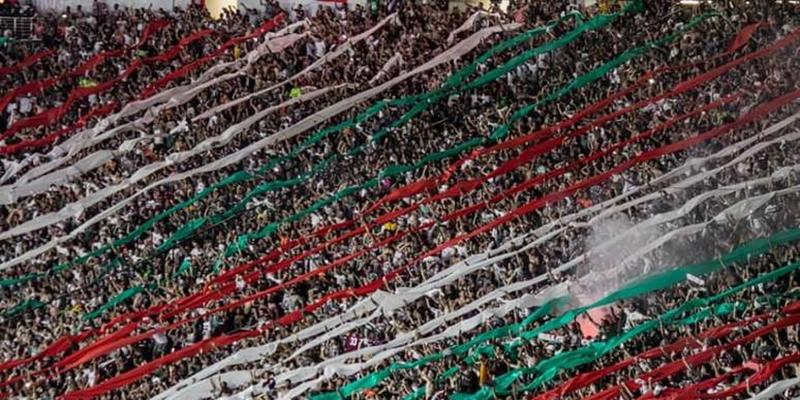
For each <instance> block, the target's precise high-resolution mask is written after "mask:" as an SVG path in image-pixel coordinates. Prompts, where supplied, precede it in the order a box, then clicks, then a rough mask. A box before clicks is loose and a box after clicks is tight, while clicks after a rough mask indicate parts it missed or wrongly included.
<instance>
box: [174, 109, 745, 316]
mask: <svg viewBox="0 0 800 400" xmlns="http://www.w3.org/2000/svg"><path fill="white" fill-rule="evenodd" d="M728 101H730V99H723V100H722V101H720V102H717V103H712V104H711V105H709V106H705V107H701V108H699V109H697V110H694V111H693V112H692V113H690V114H687V115H686V116H681V117H678V118H675V119H674V120H680V119H683V118H689V117H691V116H694V115H699V114H700V113H702V112H705V111H708V110H710V109H713V108H715V107H718V106H720V105H722V104H725V103H726V102H728ZM674 120H673V121H674ZM673 121H670V122H669V123H665V124H662V125H660V126H659V127H658V128H654V129H652V130H649V131H648V132H645V133H642V134H640V135H637V136H635V137H633V138H631V139H629V140H627V141H623V142H620V143H616V144H614V145H613V146H610V147H608V148H606V149H603V150H602V151H599V152H597V153H594V154H592V156H590V157H586V158H585V160H587V162H588V161H593V160H595V159H597V158H600V157H602V156H604V155H607V154H610V153H611V152H613V151H615V150H618V149H620V148H623V147H625V146H627V145H628V144H630V143H632V142H634V141H639V140H644V139H646V138H648V137H650V136H652V135H653V134H655V133H657V132H658V131H660V130H662V129H663V128H665V127H667V126H669V125H670V124H671V123H674V122H673ZM512 161H513V160H512ZM583 163H584V161H581V162H575V163H572V164H570V165H568V166H566V167H564V168H561V169H559V170H556V171H553V172H554V173H553V174H546V175H541V176H540V177H542V179H539V177H537V178H534V179H533V180H532V181H526V182H525V183H523V184H521V185H518V186H517V187H531V186H532V185H531V184H529V182H536V183H539V182H543V181H545V180H546V179H551V178H554V177H557V176H560V175H563V174H564V173H565V172H566V171H570V170H574V169H577V168H578V167H579V166H580V165H581V164H583ZM500 168H502V166H501V167H499V168H498V169H500ZM491 175H492V174H489V176H491ZM517 187H515V188H513V189H510V190H508V191H507V192H514V191H516V190H517ZM505 197H507V195H506V194H505V193H503V194H499V195H496V196H494V197H493V198H492V199H490V200H488V201H487V202H485V203H481V204H478V205H477V206H480V207H477V206H467V207H464V208H462V209H459V210H456V211H453V212H451V213H450V214H448V215H447V216H443V217H441V218H440V220H443V221H450V220H452V219H456V218H459V219H461V218H465V217H467V216H468V215H470V214H472V213H474V212H477V211H479V210H482V209H484V208H486V207H487V206H488V205H489V204H491V203H494V202H497V201H499V200H501V199H503V198H505ZM413 207H414V206H410V207H407V208H404V209H403V211H405V210H407V209H409V208H413ZM396 214H397V213H396V212H393V213H389V215H390V216H391V218H386V217H384V218H379V219H378V220H377V224H382V223H384V222H385V221H388V220H393V219H395V218H396ZM432 225H433V223H428V224H424V225H422V226H420V227H417V228H415V229H413V230H411V231H406V232H398V233H397V234H395V235H394V236H392V237H390V238H388V239H385V240H384V241H382V242H380V243H376V244H374V245H372V246H370V248H368V249H365V250H362V251H359V252H357V253H354V254H351V255H349V256H347V257H342V258H340V259H338V260H336V261H334V262H332V263H330V264H329V265H327V266H325V267H322V268H317V269H315V270H312V271H309V272H308V273H306V274H303V275H300V276H298V277H295V278H294V279H292V280H290V281H287V282H285V283H283V284H281V285H277V286H274V287H272V288H270V289H267V290H265V291H262V292H259V293H257V294H254V295H252V296H248V297H246V298H244V299H242V300H240V301H239V302H238V303H241V302H248V301H253V300H256V299H259V298H261V297H263V296H267V295H269V294H271V293H273V292H274V291H276V290H279V289H281V288H283V287H289V286H290V285H293V284H295V283H299V282H302V281H305V280H307V279H309V278H312V277H315V276H317V275H319V274H321V273H322V272H325V271H327V270H328V269H330V268H333V267H335V266H337V265H341V264H344V263H346V262H349V261H350V260H353V259H355V258H356V257H360V256H361V255H362V254H365V253H366V251H368V250H371V249H372V248H379V247H383V246H386V245H388V244H389V243H391V242H394V241H396V240H398V239H400V238H402V237H404V236H406V235H408V234H411V233H414V232H420V231H422V230H424V229H427V228H429V227H430V226H432ZM366 229H368V227H363V226H362V227H359V228H356V229H355V230H354V231H351V232H348V233H346V234H344V235H342V236H340V237H338V238H335V239H332V240H331V241H329V242H328V243H325V244H322V245H320V246H317V247H316V248H315V249H313V250H311V251H308V252H304V253H301V254H299V255H297V256H295V257H293V258H291V259H288V260H284V261H282V262H280V263H278V264H273V265H270V266H268V267H266V268H263V269H262V270H261V271H257V272H255V273H251V274H248V275H246V276H245V277H244V280H245V282H248V283H249V282H252V281H255V280H256V279H258V278H259V276H261V275H262V274H265V273H273V272H276V271H278V270H280V269H283V268H285V267H288V266H290V265H292V264H293V263H295V262H297V261H299V260H302V259H304V258H306V257H307V256H309V255H310V254H312V253H316V252H317V251H319V250H321V249H323V248H326V247H328V246H329V244H330V243H331V242H332V243H336V242H338V241H340V240H341V238H348V237H352V236H355V235H357V234H361V233H363V232H364V231H365V230H366ZM234 290H235V284H234V283H233V282H229V283H227V284H225V285H223V286H222V287H219V288H216V289H215V290H213V291H211V292H210V293H207V294H205V295H203V296H199V297H196V298H194V299H193V300H192V302H189V303H186V304H183V305H182V306H180V307H178V308H177V309H174V310H173V311H171V312H170V313H167V314H166V315H165V317H166V318H169V317H172V316H174V315H176V313H177V312H180V311H184V310H186V309H189V308H193V307H196V306H198V305H200V304H205V303H208V302H210V301H213V300H216V299H219V298H221V297H223V296H226V295H228V294H230V293H233V292H234Z"/></svg>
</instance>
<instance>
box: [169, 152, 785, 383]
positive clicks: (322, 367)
mask: <svg viewBox="0 0 800 400" xmlns="http://www.w3.org/2000/svg"><path fill="white" fill-rule="evenodd" d="M795 169H797V167H796V166H795ZM748 183H749V182H748ZM739 186H741V188H745V187H746V186H745V185H744V184H742V185H739ZM792 191H793V192H797V191H798V187H797V186H796V187H794V188H792ZM750 202H751V200H750V199H745V200H743V201H741V202H740V203H739V204H740V205H741V204H747V203H750ZM692 208H693V207H692ZM745 208H746V207H745ZM742 209H743V208H742V207H730V208H729V209H728V210H726V211H724V212H722V213H721V214H720V215H719V216H725V217H728V218H730V219H729V220H726V219H725V218H722V219H723V220H724V221H738V220H741V219H742V218H746V217H747V216H748V215H749V213H748V212H747V211H746V210H745V211H742ZM729 210H730V211H729ZM688 211H689V210H683V212H684V213H685V212H688ZM715 219H717V218H715ZM713 221H714V219H712V220H709V221H707V222H706V224H709V223H712V222H713ZM537 241H538V240H537ZM526 247H528V246H526ZM513 253H517V251H514V252H513ZM493 262H496V260H486V261H484V262H480V263H478V265H477V268H482V267H483V266H485V265H490V264H491V263H493ZM570 264H573V263H568V264H565V265H563V266H561V267H558V268H557V269H556V270H555V271H554V273H559V272H562V271H564V270H565V268H567V267H570ZM466 265H467V266H469V267H470V268H472V267H473V266H474V264H473V262H466ZM573 265H574V264H573ZM459 272H460V271H459ZM546 279H549V277H548V276H547V275H542V276H539V277H537V278H534V279H532V280H530V281H527V282H518V283H515V284H512V285H510V286H506V287H503V288H499V289H497V290H495V292H493V293H491V294H489V295H486V296H484V297H483V298H481V299H479V300H476V301H475V302H473V303H471V304H469V305H468V306H465V307H464V308H463V309H460V310H458V311H456V312H453V313H450V315H448V316H445V317H438V318H437V319H436V321H432V323H427V324H425V325H423V326H422V327H420V328H418V329H417V330H415V331H413V332H406V333H404V334H402V335H401V336H399V337H398V338H396V339H395V340H393V341H392V342H390V343H388V344H386V345H381V346H375V347H372V348H367V349H360V350H358V351H356V352H352V353H346V354H343V355H341V356H338V357H335V358H334V359H331V360H326V361H325V362H323V363H320V364H317V365H316V366H311V367H304V368H299V369H297V370H292V371H288V372H286V373H283V374H281V375H279V376H277V377H276V378H275V379H276V383H277V384H280V383H281V382H283V381H287V380H288V381H291V382H295V383H296V382H297V381H299V380H305V379H309V378H311V377H313V376H314V375H316V374H317V373H322V371H324V376H322V377H321V378H320V379H317V380H316V381H314V382H310V383H307V384H303V385H301V386H299V387H295V388H294V389H293V390H291V391H290V392H289V394H287V395H286V396H284V398H292V397H293V396H297V395H300V394H301V393H303V392H304V391H305V390H308V389H309V388H313V387H315V386H316V385H318V384H319V383H320V382H321V381H323V380H325V379H329V378H330V376H331V375H332V374H337V375H354V374H356V373H358V372H359V371H360V370H362V369H364V368H367V367H369V366H375V365H380V364H381V362H382V360H384V359H385V358H387V357H390V356H392V355H394V354H397V353H399V352H401V351H404V350H406V349H408V348H409V347H412V346H419V345H425V344H430V343H433V342H436V341H439V340H442V339H444V338H448V337H457V336H460V335H461V334H462V333H463V332H470V331H471V330H473V329H474V328H475V327H477V326H479V325H482V324H485V323H488V321H489V320H490V319H493V318H502V316H504V315H506V314H507V313H508V312H510V311H511V310H513V309H525V308H529V307H532V306H538V305H542V304H545V303H547V301H549V300H552V299H553V298H557V297H559V296H561V295H563V292H564V291H563V290H550V291H547V290H546V291H544V292H543V293H541V294H539V295H536V296H532V295H526V296H523V297H522V298H519V299H516V300H503V305H502V306H500V307H497V308H494V309H491V310H485V311H483V312H482V313H480V314H479V315H477V316H475V317H472V318H470V319H469V320H467V321H462V322H461V323H459V324H456V325H450V324H448V325H449V326H448V329H447V330H445V331H444V332H442V333H440V334H437V335H435V336H433V337H429V338H426V339H420V340H417V341H415V342H413V343H408V341H410V340H412V339H414V338H417V337H419V336H420V335H424V334H425V333H427V332H430V331H432V330H434V329H435V328H436V327H437V326H440V325H441V324H443V323H445V321H447V320H448V319H450V318H454V317H456V316H458V315H463V314H467V313H470V312H472V311H473V310H475V309H477V308H478V307H479V306H480V305H482V304H485V303H487V302H489V301H492V300H495V299H498V298H501V297H503V296H505V295H508V294H510V293H513V292H518V291H523V293H524V292H527V291H528V290H529V289H528V288H529V287H530V286H533V285H535V284H537V283H540V282H542V281H544V280H546ZM448 283H449V282H448ZM442 285H443V283H442V282H437V283H436V285H427V286H425V285H423V287H419V288H415V290H414V292H416V293H417V295H416V296H414V297H411V298H409V297H404V298H403V299H402V302H400V303H401V304H400V306H399V307H402V305H403V304H408V303H410V302H412V301H413V300H415V298H418V297H421V296H425V295H426V294H427V293H430V292H431V291H432V290H435V289H436V288H438V287H441V286H442ZM408 294H409V292H404V296H405V295H408ZM382 300H383V299H378V300H376V301H382ZM383 315H385V312H384V313H383ZM370 320H371V318H370V319H367V320H363V319H362V320H359V321H356V324H357V325H355V326H362V325H363V324H365V323H368V322H369V321H370ZM347 329H349V327H348V328H347ZM332 333H334V334H336V335H340V334H342V330H335V331H334V332H332ZM329 338H330V335H326V337H323V338H320V340H315V341H313V342H311V343H308V344H307V345H305V346H303V347H302V348H300V349H298V350H297V351H296V352H295V353H294V354H293V355H292V356H291V357H289V358H288V359H287V361H289V360H291V359H292V358H294V357H296V356H297V355H298V354H301V353H302V352H303V351H305V350H307V349H310V348H313V347H314V346H316V345H319V344H321V343H323V342H324V341H325V340H328V339H329ZM400 343H407V344H405V345H403V346H402V347H401V348H397V349H392V347H396V346H399V345H400ZM376 351H381V354H378V355H377V356H376V355H374V353H375V352H376ZM347 358H356V359H361V358H368V359H369V361H367V362H363V363H359V364H357V365H345V364H343V362H342V361H343V360H344V359H347ZM417 366H419V364H418V365H417ZM208 375H211V374H210V373H209V374H208ZM247 375H248V376H249V375H250V374H249V373H248V374H247ZM206 387H207V389H208V390H210V386H208V383H207V382H206V383H204V384H198V385H196V386H195V390H206ZM192 393H194V394H196V393H197V392H195V391H192ZM195 397H196V396H195ZM179 398H186V397H179ZM189 398H191V396H190V397H189Z"/></svg>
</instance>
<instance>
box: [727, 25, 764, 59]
mask: <svg viewBox="0 0 800 400" xmlns="http://www.w3.org/2000/svg"><path fill="white" fill-rule="evenodd" d="M762 25H764V23H763V22H756V23H754V24H750V25H747V26H745V27H744V28H742V30H741V32H739V34H738V35H736V37H735V38H734V39H733V42H731V45H730V46H729V47H728V52H734V51H736V50H739V49H741V48H742V47H744V45H746V44H747V42H749V41H750V39H751V38H752V37H753V35H754V34H755V33H756V31H757V30H758V28H760V27H761V26H762Z"/></svg>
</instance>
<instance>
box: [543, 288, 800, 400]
mask: <svg viewBox="0 0 800 400" xmlns="http://www.w3.org/2000/svg"><path fill="white" fill-rule="evenodd" d="M759 278H761V277H759ZM729 291H730V290H729ZM729 291H726V292H723V294H725V293H727V292H729ZM784 310H785V311H787V312H792V313H793V314H792V315H791V316H790V317H786V318H783V319H780V320H778V321H775V322H773V323H771V324H769V325H766V326H764V327H761V328H759V329H756V330H755V331H753V332H751V333H749V334H748V335H745V336H743V337H741V338H738V339H736V340H733V341H731V342H729V343H728V344H725V345H720V346H716V347H712V348H709V349H707V350H704V351H701V352H699V353H696V354H692V355H690V356H688V357H686V358H684V359H681V360H677V361H673V362H670V363H667V364H664V365H661V366H659V367H658V368H656V369H654V370H652V371H650V372H648V373H645V374H643V375H642V376H641V378H642V379H644V380H651V379H652V380H653V381H655V382H658V381H661V380H662V379H665V378H667V377H670V376H672V375H674V374H677V373H680V372H682V371H684V370H685V369H686V368H689V367H692V366H698V365H702V364H705V363H707V362H708V361H709V360H711V359H712V358H713V357H714V356H715V355H716V354H717V353H719V352H721V351H726V350H730V349H733V348H735V347H736V346H738V345H741V344H745V343H749V342H752V341H753V340H755V339H757V338H759V337H762V336H764V335H766V334H769V333H772V332H773V331H776V330H777V329H781V328H785V327H788V326H792V325H796V324H798V323H800V315H798V314H797V313H796V312H797V307H796V303H795V304H793V305H790V306H787V307H786V308H785V309H784ZM629 336H634V335H630V334H629ZM787 359H788V360H790V361H791V362H793V363H796V362H798V361H800V358H798V357H797V355H792V356H790V357H787V358H784V359H778V360H776V361H778V363H777V365H783V364H784V363H785V362H786V361H787ZM774 370H775V368H774V367H773V368H763V369H762V370H761V371H759V373H757V374H756V375H757V376H759V377H760V378H761V379H752V380H750V382H752V383H753V384H757V383H758V382H759V381H760V380H763V379H764V378H766V377H768V376H770V375H772V373H773V372H774ZM547 380H549V379H547ZM542 381H545V380H544V379H543V380H542ZM640 382H641V381H638V380H634V379H629V380H626V381H624V382H623V383H622V384H623V385H625V386H626V387H628V388H629V389H630V390H636V389H637V388H639V387H640V386H641V383H640ZM750 382H742V384H749V383H750ZM533 383H536V382H535V381H534V382H533ZM742 384H739V385H736V386H735V387H733V388H730V389H728V390H726V391H722V392H717V393H716V394H715V395H708V397H707V398H716V395H720V396H723V397H726V396H731V395H734V394H735V393H736V392H738V391H739V390H741V388H743V386H744V385H742ZM528 386H530V385H528ZM690 389H692V387H690ZM619 394H620V386H619V385H616V386H613V387H611V388H608V389H606V390H604V391H602V392H600V393H597V394H595V395H592V396H590V397H588V398H589V399H591V400H601V399H611V398H614V397H615V396H619ZM698 398H706V396H701V397H698Z"/></svg>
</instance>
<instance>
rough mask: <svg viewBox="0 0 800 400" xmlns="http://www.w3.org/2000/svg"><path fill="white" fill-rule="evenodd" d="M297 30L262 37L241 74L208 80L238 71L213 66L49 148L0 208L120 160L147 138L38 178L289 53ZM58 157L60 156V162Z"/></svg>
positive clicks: (3, 196)
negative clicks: (266, 58) (268, 58)
mask: <svg viewBox="0 0 800 400" xmlns="http://www.w3.org/2000/svg"><path fill="white" fill-rule="evenodd" d="M303 22H304V21H303ZM303 26H305V25H304V24H303V23H295V24H292V25H289V26H287V27H286V28H284V29H282V30H281V31H279V32H277V33H275V34H272V33H268V34H267V36H266V37H267V38H268V40H266V41H265V42H264V43H262V44H261V45H259V46H258V47H257V48H256V49H254V50H252V51H251V52H250V53H248V54H247V55H246V56H245V57H244V58H243V59H244V60H247V62H248V63H247V64H245V65H244V66H243V67H241V69H240V70H238V71H235V72H231V73H228V74H225V75H223V76H220V77H217V78H214V79H211V80H208V78H209V77H210V76H212V75H213V74H209V72H212V71H214V70H223V69H225V68H230V67H235V66H238V65H241V64H242V61H241V60H236V61H231V62H226V63H223V64H219V65H218V66H216V67H214V68H212V69H210V70H209V71H206V73H204V74H203V76H201V77H200V78H198V79H197V80H195V81H194V82H192V83H189V84H187V85H183V86H180V87H176V88H172V89H168V90H165V91H162V92H160V93H159V94H157V95H155V96H153V97H151V98H149V99H147V100H145V101H142V102H137V101H135V102H133V103H128V104H127V105H126V106H125V107H124V108H123V109H122V111H120V112H119V113H117V114H116V115H114V116H112V117H109V118H108V119H105V120H103V121H101V122H99V123H98V124H97V125H96V126H95V127H94V128H92V129H89V130H84V131H81V133H79V134H78V135H76V136H75V137H72V138H70V139H68V140H67V141H65V142H63V143H61V144H60V145H59V146H56V147H55V148H53V150H51V151H50V153H48V154H47V157H49V158H50V159H52V161H50V162H47V163H44V164H42V165H39V166H38V167H35V168H32V169H31V170H29V171H28V172H26V173H25V174H24V175H23V176H21V177H20V178H19V179H18V180H17V182H16V183H14V184H11V185H6V186H3V187H0V204H10V203H13V202H16V201H18V200H19V199H20V198H22V197H27V196H32V195H35V194H39V193H42V192H44V191H46V190H48V188H50V187H52V186H53V185H58V184H63V183H65V182H69V181H72V180H74V179H76V178H79V177H80V176H82V175H83V174H85V173H87V172H89V171H92V170H94V169H96V168H99V167H100V166H102V165H105V163H106V162H108V161H109V160H112V159H114V158H115V157H117V158H118V157H121V156H122V155H124V154H126V153H128V152H130V151H131V150H132V149H134V148H135V146H136V144H137V143H139V142H141V141H144V140H148V139H149V138H150V136H146V135H145V136H143V137H139V138H135V139H130V140H126V141H125V142H123V143H122V144H120V145H119V147H118V148H117V149H116V150H97V151H95V152H94V153H92V154H89V155H87V156H85V157H84V158H82V159H81V160H79V161H77V162H76V163H75V164H73V165H72V166H70V167H68V168H64V169H61V170H57V171H53V172H51V173H49V174H47V175H44V176H41V175H42V174H44V173H47V172H48V171H51V170H52V169H55V168H57V167H59V166H61V165H63V164H64V163H66V162H67V161H68V160H69V159H70V158H71V157H73V156H74V155H77V154H78V153H79V152H80V151H81V150H83V149H84V148H86V147H89V146H94V145H97V144H99V143H101V142H103V141H105V140H106V139H108V138H111V137H113V136H115V135H117V134H120V133H123V132H126V131H131V130H136V129H143V128H144V126H146V125H147V124H150V123H151V122H152V121H153V120H155V118H156V116H158V115H159V114H160V113H161V112H163V111H165V110H168V109H171V108H174V107H177V106H179V105H181V104H185V103H186V102H188V101H190V100H191V99H193V98H194V97H195V96H197V94H199V93H200V92H202V91H203V90H206V89H207V88H209V87H211V86H214V85H218V84H219V83H222V82H225V81H228V80H230V79H233V78H236V77H238V76H241V75H242V74H244V73H245V72H246V71H248V70H249V68H250V67H251V65H252V64H253V63H255V62H256V61H258V59H259V58H260V57H261V56H262V55H264V54H266V53H269V54H278V53H280V52H282V51H283V50H285V49H286V48H289V47H291V46H292V45H293V44H294V43H296V42H297V41H298V40H300V39H302V38H304V37H306V36H307V35H308V33H307V32H306V33H304V34H296V33H289V34H286V32H292V31H293V30H294V29H298V28H300V27H303ZM159 101H164V103H163V104H160V105H158V106H152V107H150V108H149V109H146V112H145V115H144V116H142V117H140V118H138V119H136V120H134V121H131V122H128V123H126V124H123V125H121V126H119V127H117V128H114V129H111V130H108V131H105V127H106V126H107V125H108V124H111V123H114V122H115V121H118V120H119V119H121V118H122V117H123V116H125V115H128V114H131V113H132V112H126V110H128V109H129V108H130V109H133V110H139V109H140V108H141V107H142V106H136V103H143V104H153V103H157V102H159ZM145 108H146V107H145ZM63 154H66V155H64V156H62V155H63ZM41 156H43V155H42V154H38V153H36V154H32V155H30V156H28V157H27V158H25V160H23V161H22V162H21V163H15V164H12V165H11V166H10V168H8V169H7V171H6V173H5V174H4V175H3V177H2V179H0V181H5V180H7V179H10V178H11V177H13V176H14V175H15V174H16V171H19V170H21V169H22V168H24V167H25V166H26V165H29V164H32V163H33V160H35V159H36V158H38V157H41Z"/></svg>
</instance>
